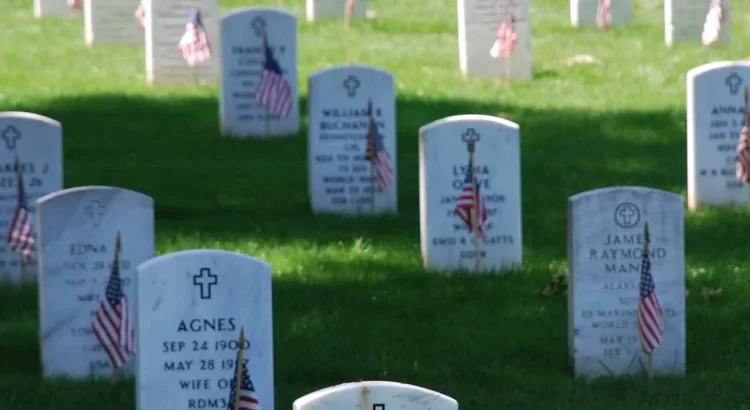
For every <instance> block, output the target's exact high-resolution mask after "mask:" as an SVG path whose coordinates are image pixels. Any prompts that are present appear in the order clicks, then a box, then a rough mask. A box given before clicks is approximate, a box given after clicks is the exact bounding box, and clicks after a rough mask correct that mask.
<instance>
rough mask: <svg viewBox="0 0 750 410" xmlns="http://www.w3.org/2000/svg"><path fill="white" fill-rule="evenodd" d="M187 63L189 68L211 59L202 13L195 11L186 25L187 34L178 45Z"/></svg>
mask: <svg viewBox="0 0 750 410" xmlns="http://www.w3.org/2000/svg"><path fill="white" fill-rule="evenodd" d="M177 48H179V50H180V52H181V53H182V57H183V58H184V59H185V63H187V65H188V66H189V67H193V66H196V65H198V64H200V63H202V62H204V61H206V60H208V59H209V58H211V45H210V44H209V43H208V35H206V29H205V28H204V27H203V23H202V22H201V12H200V10H198V9H195V10H193V14H192V16H191V17H190V20H188V22H187V24H186V25H185V34H183V35H182V38H181V39H180V43H179V44H178V45H177Z"/></svg>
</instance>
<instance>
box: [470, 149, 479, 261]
mask: <svg viewBox="0 0 750 410" xmlns="http://www.w3.org/2000/svg"><path fill="white" fill-rule="evenodd" d="M469 172H471V207H472V210H471V227H472V231H473V232H474V270H475V271H476V272H479V262H480V257H479V226H478V222H479V206H478V205H479V198H477V176H476V174H475V173H474V139H473V138H471V139H469Z"/></svg>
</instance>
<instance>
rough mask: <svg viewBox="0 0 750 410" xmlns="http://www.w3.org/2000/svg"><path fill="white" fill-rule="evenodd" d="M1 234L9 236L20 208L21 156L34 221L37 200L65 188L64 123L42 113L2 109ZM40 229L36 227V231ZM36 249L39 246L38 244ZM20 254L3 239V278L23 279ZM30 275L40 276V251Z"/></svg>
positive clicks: (0, 274)
mask: <svg viewBox="0 0 750 410" xmlns="http://www.w3.org/2000/svg"><path fill="white" fill-rule="evenodd" d="M0 140H1V141H0V147H2V148H3V149H1V150H0V166H2V171H3V176H2V179H1V180H0V233H2V235H6V234H7V232H8V229H9V227H10V221H11V218H12V217H13V214H14V212H15V210H16V205H17V203H18V195H17V192H16V189H17V187H16V175H15V171H14V164H15V160H16V158H18V160H19V162H20V165H21V172H22V173H23V183H24V191H25V196H26V205H27V206H28V208H29V212H30V213H31V221H30V222H31V224H32V225H36V223H35V220H34V217H33V215H34V213H35V212H36V211H35V209H36V207H35V202H36V199H37V198H39V197H42V196H44V195H47V194H49V193H52V192H55V191H58V190H60V189H62V183H63V168H62V125H61V124H60V123H59V122H57V121H55V120H53V119H51V118H47V117H44V116H41V115H38V114H32V113H27V112H0ZM35 232H36V230H35ZM35 248H36V247H35ZM19 262H20V257H19V255H18V253H16V252H14V251H12V250H11V249H10V248H9V247H8V246H7V244H6V241H5V239H3V240H2V241H1V242H0V280H9V281H11V282H20V280H21V265H20V263H19ZM26 271H27V274H28V275H33V276H36V271H37V252H36V250H35V251H34V255H33V256H32V258H31V260H30V261H29V262H28V263H27V269H26Z"/></svg>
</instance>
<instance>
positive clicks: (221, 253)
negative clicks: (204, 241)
mask: <svg viewBox="0 0 750 410" xmlns="http://www.w3.org/2000/svg"><path fill="white" fill-rule="evenodd" d="M212 256H213V257H218V258H236V259H240V260H241V259H244V260H245V261H248V262H254V263H257V264H260V265H265V267H266V268H267V270H266V271H268V272H270V269H271V265H269V264H268V262H266V261H264V260H262V259H258V258H253V257H252V256H248V255H245V254H242V253H238V252H231V251H225V250H221V249H185V250H182V251H177V252H172V253H168V254H165V255H160V256H157V257H155V258H151V259H149V260H147V261H146V262H143V263H142V264H140V266H138V270H139V271H148V270H151V269H154V268H157V267H159V265H163V264H166V263H170V262H172V261H174V260H176V259H180V258H182V257H196V258H201V257H212Z"/></svg>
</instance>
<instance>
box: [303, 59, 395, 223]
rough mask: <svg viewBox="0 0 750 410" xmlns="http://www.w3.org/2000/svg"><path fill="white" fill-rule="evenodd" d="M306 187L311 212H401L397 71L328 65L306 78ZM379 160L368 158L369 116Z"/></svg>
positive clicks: (359, 66) (358, 66)
mask: <svg viewBox="0 0 750 410" xmlns="http://www.w3.org/2000/svg"><path fill="white" fill-rule="evenodd" d="M308 94H309V103H308V117H309V122H310V124H309V126H308V128H307V129H308V132H307V138H308V152H307V155H308V187H309V190H310V203H311V206H312V209H313V212H321V213H340V214H364V213H383V212H396V211H397V196H396V193H397V186H396V185H397V184H396V176H397V173H396V169H397V168H396V100H395V95H394V90H393V76H392V75H391V74H390V73H388V72H387V71H383V70H381V69H379V68H375V67H369V66H361V65H349V66H338V67H331V68H326V69H323V70H320V71H317V72H315V73H312V74H311V75H310V77H309V78H308ZM370 103H371V106H372V118H373V119H374V121H375V126H376V129H377V133H376V134H377V135H376V137H375V138H376V141H375V142H376V144H375V145H376V147H379V148H381V149H380V150H379V153H378V155H379V160H380V165H379V166H378V165H375V166H373V164H372V163H371V162H370V161H368V160H367V159H366V158H365V154H366V151H367V148H368V138H367V135H368V132H369V127H370V116H369V115H368V106H369V104H370Z"/></svg>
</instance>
